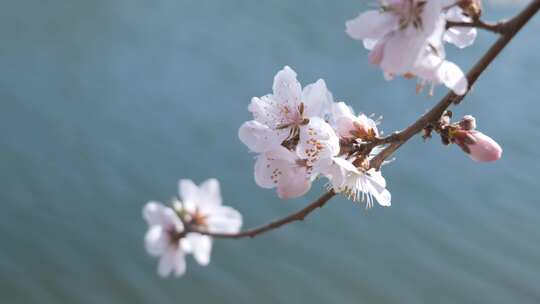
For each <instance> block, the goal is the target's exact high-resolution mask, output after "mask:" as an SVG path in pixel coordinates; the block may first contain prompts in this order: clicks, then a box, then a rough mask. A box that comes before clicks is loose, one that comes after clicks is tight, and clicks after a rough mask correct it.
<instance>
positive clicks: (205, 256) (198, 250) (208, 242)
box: [186, 233, 212, 266]
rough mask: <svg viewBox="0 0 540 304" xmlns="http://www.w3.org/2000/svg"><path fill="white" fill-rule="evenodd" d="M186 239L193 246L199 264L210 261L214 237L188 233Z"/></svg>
mask: <svg viewBox="0 0 540 304" xmlns="http://www.w3.org/2000/svg"><path fill="white" fill-rule="evenodd" d="M186 241H187V242H189V243H190V244H191V246H192V248H193V252H192V253H193V257H194V258H195V260H196V261H197V263H199V265H202V266H206V265H208V264H209V263H210V252H211V251H212V238H211V237H209V236H207V235H202V234H198V233H188V235H187V236H186Z"/></svg>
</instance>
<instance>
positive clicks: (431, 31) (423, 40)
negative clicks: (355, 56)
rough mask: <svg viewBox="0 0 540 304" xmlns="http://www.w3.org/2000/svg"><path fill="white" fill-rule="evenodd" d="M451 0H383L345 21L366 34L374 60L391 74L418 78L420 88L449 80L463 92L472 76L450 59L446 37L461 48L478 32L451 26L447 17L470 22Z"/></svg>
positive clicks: (354, 32) (360, 35)
mask: <svg viewBox="0 0 540 304" xmlns="http://www.w3.org/2000/svg"><path fill="white" fill-rule="evenodd" d="M459 3H460V1H457V2H456V0H454V1H448V0H379V4H380V9H379V10H370V11H367V12H364V13H361V14H360V15H359V16H358V17H357V18H355V19H352V20H349V21H348V22H347V24H346V26H347V30H346V31H347V34H349V36H351V37H352V38H354V39H358V40H362V42H363V44H364V47H365V48H366V49H368V50H370V52H369V62H370V63H372V64H374V65H377V66H379V67H380V68H381V70H382V71H383V73H384V76H385V78H386V79H388V80H390V79H392V78H393V77H394V76H404V77H406V78H413V77H417V78H418V84H417V91H420V90H421V89H422V88H423V87H424V86H425V85H428V84H429V85H430V90H429V92H430V95H432V94H433V88H434V86H435V85H437V84H444V85H445V86H447V87H448V88H449V89H451V90H452V91H454V93H456V94H458V95H463V94H465V93H466V92H467V90H468V83H467V78H466V77H465V75H464V73H463V71H462V70H461V69H460V68H459V67H458V66H457V65H456V64H455V63H453V62H451V61H448V60H446V52H445V48H444V45H445V43H451V44H453V45H455V46H457V47H458V48H465V47H467V46H470V45H471V44H472V43H473V42H474V40H475V38H476V29H475V28H473V27H452V28H449V29H447V28H446V24H447V21H457V22H470V21H471V17H470V16H468V14H467V13H466V11H465V10H464V9H463V8H462V7H461V6H460V5H459Z"/></svg>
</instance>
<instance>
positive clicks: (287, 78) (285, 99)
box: [272, 66, 302, 108]
mask: <svg viewBox="0 0 540 304" xmlns="http://www.w3.org/2000/svg"><path fill="white" fill-rule="evenodd" d="M272 90H273V91H274V97H275V99H276V100H278V101H281V102H282V103H285V104H288V105H289V106H290V107H293V108H296V107H297V106H298V105H299V103H300V97H301V95H302V87H301V86H300V83H299V82H298V80H297V79H296V72H295V71H293V69H291V68H290V67H288V66H285V67H284V68H283V69H282V70H281V71H279V72H278V73H277V74H276V76H275V77H274V85H273V87H272Z"/></svg>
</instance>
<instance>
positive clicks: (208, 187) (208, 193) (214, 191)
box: [199, 178, 221, 206]
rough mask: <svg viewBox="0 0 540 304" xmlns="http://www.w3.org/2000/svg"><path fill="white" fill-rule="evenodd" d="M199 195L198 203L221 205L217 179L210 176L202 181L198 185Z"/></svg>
mask: <svg viewBox="0 0 540 304" xmlns="http://www.w3.org/2000/svg"><path fill="white" fill-rule="evenodd" d="M199 192H200V196H201V202H200V204H206V205H212V206H219V205H221V191H220V189H219V181H218V180H217V179H215V178H210V179H208V180H206V181H204V182H203V183H202V184H201V185H200V186H199Z"/></svg>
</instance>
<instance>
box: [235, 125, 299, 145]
mask: <svg viewBox="0 0 540 304" xmlns="http://www.w3.org/2000/svg"><path fill="white" fill-rule="evenodd" d="M287 136H288V134H287V132H281V131H276V130H273V129H271V128H269V127H268V126H266V125H263V124H261V123H260V122H258V121H255V120H252V121H247V122H245V123H244V124H243V125H242V126H241V127H240V130H238V137H240V140H241V141H242V142H243V143H244V144H245V145H246V146H247V147H248V148H249V149H250V150H251V151H253V152H257V153H262V152H266V151H269V150H271V149H274V148H275V147H277V146H279V145H280V144H281V143H282V142H283V141H284V140H285V138H286V137H287Z"/></svg>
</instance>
